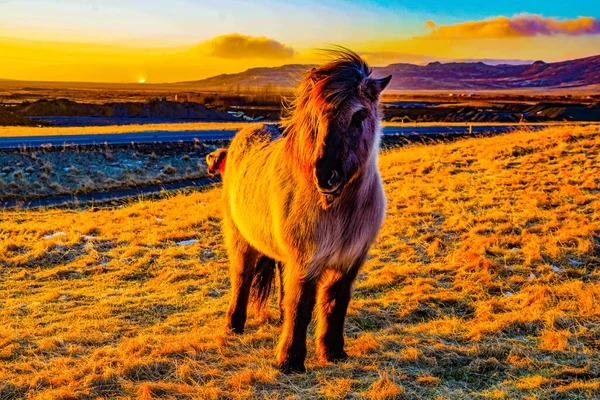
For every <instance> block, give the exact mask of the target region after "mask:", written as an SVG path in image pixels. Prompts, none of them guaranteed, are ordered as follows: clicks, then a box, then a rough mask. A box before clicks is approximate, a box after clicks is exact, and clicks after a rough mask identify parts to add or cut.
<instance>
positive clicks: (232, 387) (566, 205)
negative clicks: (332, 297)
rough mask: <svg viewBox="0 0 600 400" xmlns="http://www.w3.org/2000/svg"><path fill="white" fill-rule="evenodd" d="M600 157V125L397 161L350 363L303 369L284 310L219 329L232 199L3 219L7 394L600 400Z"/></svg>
mask: <svg viewBox="0 0 600 400" xmlns="http://www.w3.org/2000/svg"><path fill="white" fill-rule="evenodd" d="M599 154H600V131H599V130H598V128H595V127H586V128H578V127H574V128H564V127H563V128H552V129H547V130H543V131H539V132H527V131H522V132H514V133H511V134H508V135H503V136H496V137H490V138H481V139H468V140H462V141H458V142H454V143H450V144H438V145H431V146H424V145H413V146H409V147H405V148H401V149H396V150H389V151H386V152H385V153H384V154H383V155H382V157H381V159H380V168H381V171H382V176H383V179H384V183H385V190H386V194H387V198H388V212H387V218H386V221H385V223H384V226H383V228H382V231H381V233H380V235H379V237H378V239H377V242H376V243H375V245H374V246H373V248H372V249H371V252H370V255H369V259H368V261H367V263H366V265H365V266H364V268H363V269H362V270H361V273H360V274H359V277H358V279H357V281H356V284H355V290H354V295H353V299H352V302H351V304H350V308H349V311H348V318H347V320H346V338H347V339H346V346H347V351H348V353H349V354H350V359H349V360H348V361H346V362H343V363H340V364H321V363H320V362H319V361H318V359H317V357H316V355H315V348H314V344H313V343H312V342H309V346H308V347H309V348H308V359H307V367H308V368H309V370H308V372H307V373H306V374H304V375H294V376H285V375H281V374H280V373H279V372H278V371H277V369H276V365H275V363H274V360H273V355H274V347H275V344H276V342H277V338H278V335H279V333H280V326H279V325H277V324H276V323H275V322H273V321H274V319H273V318H269V317H268V315H277V312H276V304H275V303H274V302H273V303H272V304H271V305H270V307H271V308H270V309H269V310H266V314H265V315H267V317H266V318H265V315H254V314H253V312H252V310H250V314H249V318H248V323H247V329H246V332H247V333H246V334H244V335H241V336H236V335H232V334H229V333H226V332H224V331H223V329H222V326H223V319H224V315H225V312H226V309H227V303H228V301H229V296H228V291H229V280H228V271H227V270H228V263H227V257H226V251H225V246H224V244H223V240H222V236H221V230H220V204H219V201H220V195H221V194H220V189H219V188H215V189H211V190H205V191H197V192H192V193H189V194H185V195H184V194H178V195H174V196H171V197H169V198H168V199H162V200H157V201H147V200H144V199H139V200H138V201H134V202H131V203H130V204H127V205H125V206H123V207H117V208H106V209H98V208H92V209H89V210H77V211H73V210H56V209H49V210H36V211H0V271H1V272H2V285H0V295H1V296H2V299H3V303H2V305H1V307H0V320H1V321H2V324H0V371H1V372H0V375H1V377H2V379H1V380H0V398H34V397H39V398H55V397H84V398H89V397H94V398H98V397H101V398H102V397H103V398H133V397H145V398H154V397H166V398H374V399H384V398H440V399H441V398H464V399H478V398H507V399H510V398H574V399H589V398H598V397H599V396H600V354H599V348H598V340H599V337H598V332H599V331H600V307H598V304H600V273H599V271H600V261H599V258H600V197H599V196H598V193H600V155H599ZM189 239H197V241H196V242H191V244H189V245H177V243H180V242H182V241H185V240H189ZM311 331H312V328H311ZM309 336H310V335H309Z"/></svg>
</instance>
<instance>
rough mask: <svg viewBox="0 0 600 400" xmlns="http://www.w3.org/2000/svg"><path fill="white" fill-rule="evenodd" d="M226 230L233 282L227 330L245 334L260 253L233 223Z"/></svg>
mask: <svg viewBox="0 0 600 400" xmlns="http://www.w3.org/2000/svg"><path fill="white" fill-rule="evenodd" d="M226 228H227V229H225V238H226V241H227V251H228V254H229V262H230V267H229V268H230V269H229V271H230V280H231V303H230V305H229V310H228V312H227V323H226V328H227V329H228V330H231V331H232V332H234V333H244V325H245V324H246V316H247V312H248V299H249V297H250V291H251V288H252V279H253V276H254V272H255V269H256V262H257V259H258V257H259V253H258V251H256V249H254V248H253V247H252V246H250V244H249V243H248V241H246V239H244V238H243V237H242V235H241V234H240V232H239V231H238V229H237V228H236V227H235V226H233V224H232V223H231V222H229V223H228V224H227V225H226Z"/></svg>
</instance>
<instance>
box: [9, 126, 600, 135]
mask: <svg viewBox="0 0 600 400" xmlns="http://www.w3.org/2000/svg"><path fill="white" fill-rule="evenodd" d="M578 124H581V123H577V122H544V123H523V124H514V123H503V122H473V123H468V125H472V126H514V127H515V128H519V127H527V126H548V125H550V126H552V125H556V126H577V125H578ZM585 124H586V125H597V126H600V123H597V122H589V123H585ZM250 125H252V126H254V125H260V123H255V122H182V123H171V124H144V125H114V126H85V127H31V126H0V137H7V136H60V135H92V134H100V133H131V132H146V131H194V130H215V131H221V130H239V129H242V128H245V127H247V126H250ZM382 125H383V126H404V127H418V126H423V127H426V126H465V125H467V124H466V123H464V122H460V123H459V122H418V123H415V122H407V123H401V122H384V123H383V124H382Z"/></svg>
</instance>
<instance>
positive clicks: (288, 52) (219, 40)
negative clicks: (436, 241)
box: [199, 33, 294, 59]
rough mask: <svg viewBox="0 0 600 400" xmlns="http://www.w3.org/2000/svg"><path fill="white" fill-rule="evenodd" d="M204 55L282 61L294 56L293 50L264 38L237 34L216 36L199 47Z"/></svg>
mask: <svg viewBox="0 0 600 400" xmlns="http://www.w3.org/2000/svg"><path fill="white" fill-rule="evenodd" d="M199 48H200V50H201V51H202V52H204V53H205V54H206V55H208V56H211V57H219V58H230V59H241V58H263V59H284V58H290V57H292V56H293V55H294V49H292V48H291V47H289V46H286V45H284V44H283V43H280V42H278V41H276V40H274V39H270V38H267V37H264V36H247V35H241V34H239V33H231V34H228V35H223V36H217V37H216V38H214V39H211V40H209V41H206V42H204V43H202V44H201V45H200V46H199Z"/></svg>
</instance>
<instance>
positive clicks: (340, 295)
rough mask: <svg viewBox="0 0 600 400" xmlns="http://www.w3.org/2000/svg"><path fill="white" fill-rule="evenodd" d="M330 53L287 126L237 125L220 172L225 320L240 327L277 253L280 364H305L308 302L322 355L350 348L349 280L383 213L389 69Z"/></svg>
mask: <svg viewBox="0 0 600 400" xmlns="http://www.w3.org/2000/svg"><path fill="white" fill-rule="evenodd" d="M332 53H333V54H334V55H335V57H336V59H335V60H334V61H332V62H330V63H328V64H326V65H323V66H321V67H318V68H314V69H313V70H312V71H311V72H310V73H308V74H307V75H306V76H305V78H304V79H303V81H302V83H301V84H300V86H299V88H298V92H297V96H296V100H295V101H294V103H293V104H292V105H291V106H290V107H289V110H287V116H286V117H285V118H284V120H283V127H284V130H283V134H282V135H279V132H278V131H277V129H276V128H274V127H271V126H267V125H265V126H263V127H262V128H258V129H257V128H249V129H245V130H242V131H240V132H239V133H238V134H237V135H236V136H235V138H234V139H233V140H232V142H231V145H230V147H229V150H228V152H227V165H226V168H225V171H224V174H223V175H224V176H223V196H224V219H223V221H224V228H225V229H224V232H225V240H226V245H227V250H228V254H229V259H230V262H231V286H232V298H231V304H230V307H229V311H228V313H227V327H228V328H229V329H230V330H232V331H233V332H237V333H242V332H243V330H244V324H245V322H246V312H247V306H248V299H249V296H250V293H251V291H252V287H253V286H255V287H258V288H259V296H260V294H261V293H263V292H264V291H263V292H261V291H260V288H270V285H271V283H270V280H271V279H272V277H273V275H274V274H270V275H267V274H265V273H264V271H262V270H263V268H257V266H258V265H259V263H258V261H259V260H260V259H261V257H262V256H266V257H268V258H271V259H273V260H277V261H278V262H281V263H283V265H284V284H285V290H284V293H285V297H284V300H283V302H284V311H285V315H284V322H283V330H282V333H281V337H280V340H279V345H278V348H277V362H278V365H279V368H280V370H281V371H283V372H292V371H297V372H302V371H305V367H304V360H305V358H306V331H307V327H308V324H309V322H310V320H311V315H312V311H313V308H314V306H315V304H316V305H317V329H316V340H317V349H318V352H319V355H320V357H321V359H322V360H325V361H338V360H343V359H345V358H346V357H347V354H346V352H345V351H344V335H343V333H344V319H345V317H346V310H347V308H348V303H349V301H350V296H351V287H352V283H353V281H354V279H355V278H356V275H357V273H358V270H359V268H360V267H361V266H362V264H363V263H364V261H365V258H366V255H367V251H368V249H369V247H370V245H371V243H372V242H373V240H374V239H375V237H376V236H377V233H378V232H379V229H380V227H381V224H382V222H383V219H384V215H385V204H386V202H385V196H384V193H383V186H382V182H381V177H380V175H379V171H378V169H377V157H378V152H379V138H380V134H381V133H380V132H381V128H380V125H379V120H380V118H379V113H380V111H379V107H378V106H379V95H380V93H381V92H382V91H383V90H384V89H385V87H386V86H387V85H388V83H389V82H390V79H391V76H389V77H387V78H383V79H373V78H371V77H370V74H371V71H370V69H369V67H368V66H367V64H366V63H365V62H364V61H363V60H362V59H361V58H360V56H358V55H357V54H356V53H354V52H351V51H349V50H345V49H344V50H336V51H333V52H332ZM265 276H266V279H264V278H265ZM253 282H255V284H254V285H253ZM265 290H268V289H265Z"/></svg>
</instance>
